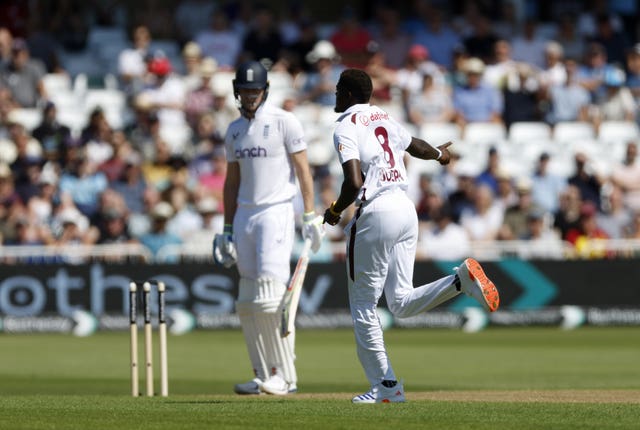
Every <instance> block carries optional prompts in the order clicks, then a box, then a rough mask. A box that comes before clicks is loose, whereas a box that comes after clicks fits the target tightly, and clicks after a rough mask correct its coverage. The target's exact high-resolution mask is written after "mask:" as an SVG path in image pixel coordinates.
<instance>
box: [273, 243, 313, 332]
mask: <svg viewBox="0 0 640 430" xmlns="http://www.w3.org/2000/svg"><path fill="white" fill-rule="evenodd" d="M310 249H311V240H310V239H305V240H304V246H303V247H302V253H300V258H298V263H297V264H296V268H295V270H294V272H293V276H292V277H291V280H290V281H289V286H288V287H287V291H285V293H284V297H283V298H282V303H283V306H282V324H281V327H280V335H281V336H282V337H287V336H288V335H289V333H291V332H292V331H293V329H294V327H295V322H296V314H297V313H298V303H299V302H300V294H301V293H302V284H303V283H304V276H305V274H306V273H307V266H309V250H310Z"/></svg>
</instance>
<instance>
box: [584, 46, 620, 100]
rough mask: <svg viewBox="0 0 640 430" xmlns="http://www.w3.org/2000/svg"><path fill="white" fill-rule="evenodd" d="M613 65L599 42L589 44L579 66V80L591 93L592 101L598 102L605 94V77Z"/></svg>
mask: <svg viewBox="0 0 640 430" xmlns="http://www.w3.org/2000/svg"><path fill="white" fill-rule="evenodd" d="M612 67H613V66H612V65H611V64H609V63H608V62H607V52H606V51H605V49H604V47H603V46H602V45H600V44H599V43H590V44H588V46H587V49H586V53H585V59H584V61H583V64H581V65H580V67H579V68H578V73H577V76H576V78H577V81H578V83H579V84H580V85H582V86H583V87H584V88H586V89H587V90H588V91H589V93H590V94H591V101H592V102H594V103H598V102H599V101H600V100H602V99H603V98H604V96H605V93H606V89H605V86H604V77H605V75H606V73H607V71H609V70H611V68H612Z"/></svg>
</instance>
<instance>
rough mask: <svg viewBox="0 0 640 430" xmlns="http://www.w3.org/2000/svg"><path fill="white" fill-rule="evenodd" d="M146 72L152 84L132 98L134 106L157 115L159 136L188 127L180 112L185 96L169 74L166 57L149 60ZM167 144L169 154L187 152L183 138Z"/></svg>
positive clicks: (180, 85)
mask: <svg viewBox="0 0 640 430" xmlns="http://www.w3.org/2000/svg"><path fill="white" fill-rule="evenodd" d="M148 69H149V72H150V73H151V75H152V78H153V83H152V84H151V85H150V86H149V87H148V88H146V89H145V90H143V91H142V92H140V93H139V94H138V95H137V96H136V99H135V102H134V103H135V105H136V107H137V108H139V109H142V110H146V111H148V112H150V111H154V112H157V113H158V119H159V120H160V124H159V125H160V130H159V132H160V133H161V134H162V132H163V130H168V131H169V132H173V131H174V130H176V129H178V130H181V129H184V128H185V127H188V124H187V122H186V119H185V113H184V110H183V107H184V98H185V95H186V91H185V86H184V82H183V81H182V79H181V78H180V77H179V76H178V75H176V74H174V73H172V70H173V69H172V65H171V61H170V60H169V59H168V58H167V57H164V56H156V57H155V58H153V59H151V60H150V61H149V66H148ZM172 134H173V133H172ZM167 143H168V144H169V145H171V148H170V149H171V152H172V153H176V154H177V153H182V152H183V151H185V150H188V148H187V147H186V142H185V141H184V140H183V139H173V140H171V141H167Z"/></svg>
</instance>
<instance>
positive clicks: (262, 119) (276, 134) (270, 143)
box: [224, 104, 307, 206]
mask: <svg viewBox="0 0 640 430" xmlns="http://www.w3.org/2000/svg"><path fill="white" fill-rule="evenodd" d="M224 140H225V147H226V150H227V161H229V162H238V164H239V165H240V189H239V190H238V204H239V205H242V206H261V205H270V204H276V203H281V202H285V201H290V200H292V199H293V197H294V196H295V194H296V192H297V186H296V181H295V172H294V168H293V164H292V161H291V157H290V156H289V154H292V153H295V152H300V151H302V150H305V149H307V143H306V141H305V140H304V131H303V129H302V124H300V121H299V120H298V119H297V118H296V117H295V116H294V115H293V114H292V113H291V112H287V111H285V110H283V109H280V108H278V107H275V106H271V105H269V104H264V105H262V106H261V107H260V108H258V110H257V112H256V116H255V118H254V119H252V120H248V119H247V118H245V117H243V116H241V117H240V118H238V119H236V120H235V121H233V122H232V123H231V124H229V128H228V129H227V133H226V136H225V139H224Z"/></svg>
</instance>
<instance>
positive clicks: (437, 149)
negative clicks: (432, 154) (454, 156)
mask: <svg viewBox="0 0 640 430" xmlns="http://www.w3.org/2000/svg"><path fill="white" fill-rule="evenodd" d="M433 149H435V150H436V151H438V156H437V157H436V161H438V160H440V158H442V151H441V150H440V149H439V148H436V147H434V148H433Z"/></svg>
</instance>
